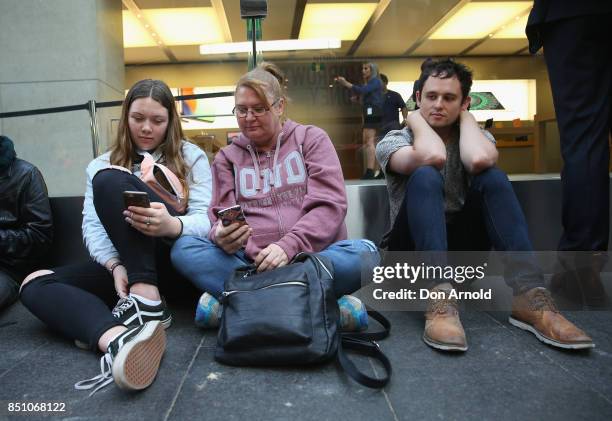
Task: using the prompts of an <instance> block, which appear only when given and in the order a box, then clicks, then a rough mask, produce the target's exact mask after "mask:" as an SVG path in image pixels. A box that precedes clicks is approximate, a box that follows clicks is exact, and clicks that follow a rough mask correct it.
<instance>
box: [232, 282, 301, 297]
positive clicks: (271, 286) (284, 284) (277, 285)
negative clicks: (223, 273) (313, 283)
mask: <svg viewBox="0 0 612 421" xmlns="http://www.w3.org/2000/svg"><path fill="white" fill-rule="evenodd" d="M287 285H299V286H303V287H306V286H307V284H306V282H301V281H289V282H281V283H279V284H274V285H268V286H265V287H261V288H256V289H234V290H231V291H223V292H222V293H221V295H222V296H223V298H227V297H229V296H230V295H232V294H235V293H237V292H253V291H259V290H262V289H268V288H276V287H282V286H287Z"/></svg>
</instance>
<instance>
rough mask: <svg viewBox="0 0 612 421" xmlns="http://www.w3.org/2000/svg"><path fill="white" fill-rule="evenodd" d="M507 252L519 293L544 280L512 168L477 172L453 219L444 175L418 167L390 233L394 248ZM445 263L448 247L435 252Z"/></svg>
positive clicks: (508, 273)
mask: <svg viewBox="0 0 612 421" xmlns="http://www.w3.org/2000/svg"><path fill="white" fill-rule="evenodd" d="M491 246H493V248H494V249H495V250H497V251H503V252H519V253H504V259H503V261H504V264H505V279H506V283H507V284H508V285H509V286H510V287H511V288H512V289H513V291H514V293H515V294H519V293H521V292H525V291H527V290H529V289H531V288H535V287H541V286H543V284H544V280H543V275H542V272H541V270H540V268H539V267H538V265H537V264H536V261H535V257H534V256H533V254H532V253H531V252H532V251H533V246H532V245H531V240H530V239H529V233H528V231H527V222H526V221H525V216H524V215H523V211H522V209H521V207H520V205H519V203H518V200H517V198H516V195H515V194H514V190H513V189H512V185H511V184H510V181H509V180H508V177H507V176H506V174H505V173H504V172H503V171H501V170H500V169H498V168H496V167H492V168H489V169H487V170H485V171H483V172H481V173H480V174H478V175H475V176H474V177H473V178H472V181H471V183H470V186H469V189H468V192H467V197H466V200H465V204H464V206H463V208H462V209H461V211H459V212H458V213H457V214H454V215H453V217H452V218H451V219H450V221H449V222H448V223H447V220H446V214H445V211H444V180H443V179H442V175H441V174H440V171H438V170H436V169H435V168H434V167H431V166H423V167H420V168H418V169H416V170H415V171H414V172H413V173H412V175H411V176H410V179H409V180H408V183H407V185H406V194H405V196H404V202H403V204H402V207H401V209H400V213H399V214H398V216H397V219H396V221H395V224H394V226H393V231H392V234H391V238H390V243H389V249H390V250H420V251H447V250H452V251H458V250H462V251H465V250H474V251H485V250H489V249H490V248H491ZM432 256H433V257H432V259H437V261H431V262H426V263H427V264H437V265H445V264H446V260H445V254H444V253H432Z"/></svg>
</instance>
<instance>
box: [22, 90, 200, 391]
mask: <svg viewBox="0 0 612 421" xmlns="http://www.w3.org/2000/svg"><path fill="white" fill-rule="evenodd" d="M145 160H147V161H149V162H151V161H154V162H156V163H157V164H163V165H164V166H165V168H166V170H167V171H172V173H173V174H174V176H175V177H176V179H177V183H178V184H180V185H181V186H182V189H180V188H179V186H178V185H177V186H176V187H177V188H178V189H179V190H183V197H182V202H184V203H186V204H187V209H186V212H182V211H179V210H177V209H176V208H175V207H173V206H171V205H170V204H168V202H166V201H164V199H162V197H161V196H160V194H161V193H160V194H158V193H157V192H156V191H155V190H153V189H152V188H151V187H150V186H149V184H146V183H145V182H144V181H143V180H142V179H141V178H140V176H141V175H142V172H143V169H142V168H141V166H144V165H145ZM157 168H162V167H157ZM161 171H163V168H162V169H161ZM171 179H172V177H171ZM162 180H163V179H162ZM125 191H129V192H135V193H146V196H148V198H149V200H150V205H149V207H146V206H144V205H145V203H142V205H143V206H137V205H129V204H128V205H127V206H126V203H125V201H124V192H125ZM141 196H142V195H141ZM210 197H211V175H210V167H209V165H208V159H207V157H206V155H205V154H204V152H203V151H202V150H201V149H200V148H198V147H197V146H196V145H194V144H192V143H189V142H187V141H185V140H184V138H183V131H182V129H181V123H180V119H179V116H178V114H177V111H176V105H175V101H174V97H173V96H172V92H171V91H170V88H168V86H167V85H166V84H165V83H164V82H162V81H160V80H151V79H145V80H141V81H139V82H137V83H135V84H134V86H132V87H131V88H130V90H129V91H128V93H127V95H126V98H125V100H124V102H123V107H122V110H121V119H120V121H119V128H118V133H117V137H116V138H115V140H114V142H113V144H112V145H111V148H110V151H109V152H106V153H104V154H102V155H100V156H99V157H97V158H96V159H94V160H93V161H91V162H90V163H89V165H88V166H87V186H86V190H85V202H84V205H83V224H82V228H83V240H84V241H85V244H86V246H87V248H88V250H89V253H90V255H91V260H89V261H86V262H83V263H75V264H72V265H68V266H63V267H57V268H53V269H50V270H41V271H37V272H34V273H32V274H30V275H29V276H28V277H27V278H26V279H25V280H24V283H23V285H22V287H21V301H22V302H23V304H24V305H25V306H26V307H27V308H28V309H29V310H30V311H31V312H32V313H33V314H34V315H35V316H36V317H38V318H39V319H40V320H42V321H43V322H44V323H45V324H47V325H48V326H49V327H50V328H52V329H53V330H54V331H56V332H59V333H60V334H62V335H63V336H65V337H67V338H69V339H72V340H76V343H77V345H78V346H79V347H83V348H88V349H91V350H92V351H96V350H99V351H101V352H103V353H104V355H103V356H102V358H101V361H100V365H101V370H102V372H101V374H99V375H98V376H95V377H93V378H92V379H89V380H85V381H82V382H78V383H77V384H76V385H75V388H77V389H91V388H94V390H93V392H92V394H93V393H95V392H96V391H97V390H99V389H100V388H102V387H104V386H106V385H107V384H109V383H111V382H112V381H113V380H114V381H115V383H116V384H117V385H118V386H119V387H121V388H123V389H126V390H141V389H144V388H146V387H148V386H149V385H150V384H151V383H152V382H153V380H154V379H155V376H156V375H157V371H158V369H159V365H160V363H161V359H162V356H163V353H164V351H165V346H166V335H165V331H164V328H167V327H169V326H170V324H171V322H172V316H171V314H170V312H169V311H168V308H167V306H166V303H165V301H164V300H163V299H162V297H161V295H160V290H159V288H160V286H163V287H164V288H171V287H173V286H174V285H173V282H176V281H177V279H179V278H178V275H177V274H176V272H172V271H169V270H168V269H169V268H168V267H169V266H170V265H169V255H170V246H171V244H172V242H173V241H174V240H176V239H177V238H180V237H182V236H185V235H201V236H205V235H206V234H207V233H208V230H209V229H210V222H209V220H208V218H207V216H206V214H207V211H208V204H209V202H210ZM126 207H127V209H126ZM167 272H169V273H167ZM117 297H119V301H118V302H117ZM113 306H114V307H113Z"/></svg>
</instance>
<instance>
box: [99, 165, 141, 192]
mask: <svg viewBox="0 0 612 421" xmlns="http://www.w3.org/2000/svg"><path fill="white" fill-rule="evenodd" d="M129 177H132V175H131V174H128V173H127V172H125V171H121V170H117V169H107V170H102V171H98V173H97V174H96V175H95V176H94V178H93V180H92V189H93V193H94V196H98V197H104V196H105V195H107V194H109V193H110V192H111V191H114V190H116V189H117V188H119V189H121V190H122V191H123V190H125V188H124V187H125V186H124V184H125V183H124V182H125V181H126V180H127V179H128V178H129Z"/></svg>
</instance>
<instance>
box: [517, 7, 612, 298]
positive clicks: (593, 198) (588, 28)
mask: <svg viewBox="0 0 612 421" xmlns="http://www.w3.org/2000/svg"><path fill="white" fill-rule="evenodd" d="M526 32H527V36H528V38H529V48H530V51H531V52H532V53H535V52H537V51H538V50H539V49H540V47H542V46H543V47H544V57H545V59H546V65H547V67H548V74H549V77H550V85H551V88H552V95H553V100H554V104H555V112H556V115H557V124H558V126H559V133H560V138H561V155H562V156H563V162H564V165H563V171H562V174H561V185H562V200H563V211H562V222H563V235H562V237H561V240H560V241H559V252H560V253H559V258H560V261H561V264H562V266H563V269H564V270H563V271H561V272H559V273H558V274H557V275H556V276H555V277H554V278H553V280H552V285H551V290H552V291H553V292H560V293H562V295H564V296H566V297H568V298H570V299H573V300H574V301H578V302H581V303H582V304H584V305H585V306H586V307H605V306H606V305H607V304H608V301H609V300H608V298H607V296H606V293H605V290H604V288H603V286H602V284H601V281H600V276H599V271H600V270H601V268H602V267H603V265H604V264H605V262H606V260H607V250H608V238H609V227H610V221H609V215H610V193H609V192H610V190H609V189H610V173H609V164H610V148H609V145H608V137H609V135H610V130H611V126H612V44H611V43H610V40H611V39H612V2H610V1H601V0H580V1H559V0H557V1H554V0H535V1H534V5H533V9H532V10H531V14H530V15H529V20H528V22H527V28H526ZM585 252H586V253H585Z"/></svg>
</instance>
